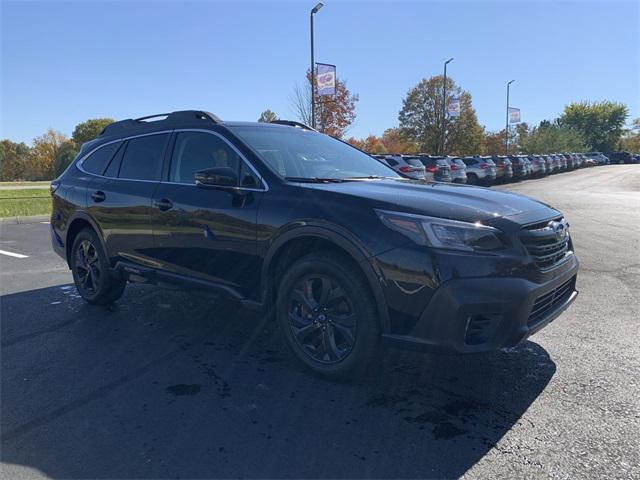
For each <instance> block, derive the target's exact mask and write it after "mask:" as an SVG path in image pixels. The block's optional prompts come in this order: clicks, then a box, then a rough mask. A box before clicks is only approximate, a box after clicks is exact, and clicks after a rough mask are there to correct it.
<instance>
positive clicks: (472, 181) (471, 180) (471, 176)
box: [467, 173, 478, 185]
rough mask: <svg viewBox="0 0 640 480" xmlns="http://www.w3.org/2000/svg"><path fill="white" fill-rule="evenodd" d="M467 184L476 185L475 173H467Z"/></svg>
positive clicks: (476, 177)
mask: <svg viewBox="0 0 640 480" xmlns="http://www.w3.org/2000/svg"><path fill="white" fill-rule="evenodd" d="M467 183H470V184H471V185H478V176H477V175H476V174H475V173H467Z"/></svg>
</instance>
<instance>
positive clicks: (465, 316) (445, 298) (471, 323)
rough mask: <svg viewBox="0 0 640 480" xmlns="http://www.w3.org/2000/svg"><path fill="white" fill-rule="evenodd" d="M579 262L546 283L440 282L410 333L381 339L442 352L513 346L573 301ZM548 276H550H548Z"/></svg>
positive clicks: (513, 280) (572, 262) (562, 268)
mask: <svg viewBox="0 0 640 480" xmlns="http://www.w3.org/2000/svg"><path fill="white" fill-rule="evenodd" d="M577 272H578V261H577V259H576V257H575V255H572V256H571V257H570V258H568V259H567V260H566V261H565V262H564V263H563V264H562V266H560V267H559V268H557V272H556V273H554V274H552V275H550V277H551V278H550V279H547V280H546V281H544V282H542V283H536V282H534V281H531V280H529V279H526V278H514V277H496V276H491V277H476V278H455V279H452V280H449V281H446V282H444V283H442V284H441V285H440V286H439V288H437V289H436V290H435V291H434V293H433V295H432V296H431V299H430V300H429V302H428V303H427V305H426V308H424V310H423V312H422V313H421V315H420V316H419V319H418V321H417V322H416V323H415V324H414V326H413V327H412V328H411V330H410V331H408V332H406V333H404V334H394V333H389V334H385V335H383V338H384V341H385V343H386V344H387V345H390V346H395V347H401V348H409V349H414V350H422V351H432V352H440V353H454V354H456V353H459V354H464V353H478V352H486V351H494V350H498V349H500V348H504V347H513V346H515V345H518V344H519V343H521V342H523V341H524V340H526V339H527V338H528V337H530V336H531V335H533V334H534V333H536V332H537V331H539V330H540V329H542V328H544V327H545V326H546V325H548V324H549V323H551V322H552V321H553V320H555V319H556V318H557V317H558V316H559V315H560V314H562V313H563V312H564V311H565V310H566V309H567V308H569V306H570V305H571V304H572V303H573V302H574V301H575V299H576V297H577V295H578V292H577V290H576V279H577ZM547 277H549V275H548V276H547Z"/></svg>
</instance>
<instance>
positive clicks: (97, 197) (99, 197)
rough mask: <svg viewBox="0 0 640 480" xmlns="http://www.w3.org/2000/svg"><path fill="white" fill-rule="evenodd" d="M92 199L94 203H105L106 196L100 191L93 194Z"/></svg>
mask: <svg viewBox="0 0 640 480" xmlns="http://www.w3.org/2000/svg"><path fill="white" fill-rule="evenodd" d="M91 198H92V199H93V201H94V202H96V203H100V202H104V199H105V198H106V195H105V194H104V192H101V191H100V190H98V191H97V192H93V193H92V194H91Z"/></svg>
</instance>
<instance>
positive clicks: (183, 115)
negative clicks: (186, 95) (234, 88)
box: [99, 110, 222, 136]
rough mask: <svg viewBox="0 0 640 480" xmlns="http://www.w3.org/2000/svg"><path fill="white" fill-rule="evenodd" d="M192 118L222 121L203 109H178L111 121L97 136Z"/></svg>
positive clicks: (188, 120) (218, 122)
mask: <svg viewBox="0 0 640 480" xmlns="http://www.w3.org/2000/svg"><path fill="white" fill-rule="evenodd" d="M159 117H164V118H160V119H159V120H153V121H151V122H150V121H149V120H150V119H153V118H159ZM194 120H206V121H211V122H213V123H215V124H220V123H222V120H220V118H218V117H217V116H216V115H214V114H213V113H210V112H206V111H204V110H180V111H177V112H171V113H157V114H155V115H147V116H145V117H140V118H136V119H131V118H128V119H126V120H120V121H118V122H114V123H111V124H109V125H107V126H106V127H104V128H103V129H102V132H100V135H99V136H102V135H112V134H114V133H118V132H122V131H125V130H130V129H134V128H139V127H141V126H143V125H146V124H149V123H155V122H163V123H166V124H167V125H170V124H175V123H180V122H190V121H194Z"/></svg>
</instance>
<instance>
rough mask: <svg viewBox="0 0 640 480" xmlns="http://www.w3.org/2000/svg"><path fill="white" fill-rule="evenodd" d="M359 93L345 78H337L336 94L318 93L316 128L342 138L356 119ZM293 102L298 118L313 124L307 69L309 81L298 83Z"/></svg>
mask: <svg viewBox="0 0 640 480" xmlns="http://www.w3.org/2000/svg"><path fill="white" fill-rule="evenodd" d="M358 100H359V98H358V95H357V94H353V93H351V92H350V91H349V89H348V88H347V83H346V81H344V80H340V79H339V78H337V79H336V94H335V95H332V96H322V97H321V96H318V95H317V94H316V103H315V104H316V112H315V117H316V118H315V120H316V128H317V129H318V130H320V131H321V132H323V133H326V134H328V135H331V136H333V137H336V138H342V137H343V136H344V135H345V133H346V132H347V130H348V129H349V127H350V126H351V124H352V123H353V122H354V120H355V119H356V103H358ZM291 103H292V106H293V109H294V111H295V114H296V116H297V117H298V120H300V121H301V122H302V123H306V124H307V125H311V123H312V122H311V75H310V73H309V72H308V71H307V82H305V84H304V85H303V86H300V85H296V87H295V88H294V91H293V95H292V97H291Z"/></svg>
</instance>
